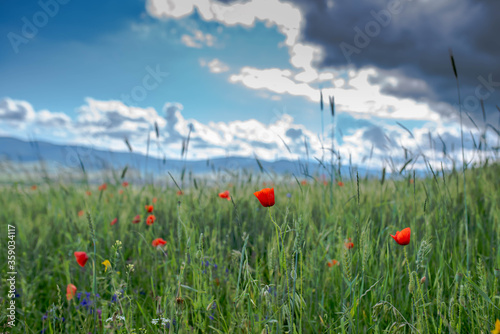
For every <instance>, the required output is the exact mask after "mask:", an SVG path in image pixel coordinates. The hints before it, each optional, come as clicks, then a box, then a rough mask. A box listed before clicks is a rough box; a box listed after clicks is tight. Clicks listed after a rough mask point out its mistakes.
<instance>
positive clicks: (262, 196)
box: [253, 188, 274, 208]
mask: <svg viewBox="0 0 500 334" xmlns="http://www.w3.org/2000/svg"><path fill="white" fill-rule="evenodd" d="M253 194H254V195H255V197H257V199H258V200H259V202H260V204H262V206H263V207H266V208H267V207H270V206H273V205H274V188H264V189H262V190H259V191H256V192H254V193H253Z"/></svg>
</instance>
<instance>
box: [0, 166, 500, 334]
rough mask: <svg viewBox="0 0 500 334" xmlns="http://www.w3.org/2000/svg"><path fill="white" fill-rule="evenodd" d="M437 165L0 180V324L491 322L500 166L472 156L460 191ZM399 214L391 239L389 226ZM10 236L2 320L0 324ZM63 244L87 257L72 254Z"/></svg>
mask: <svg viewBox="0 0 500 334" xmlns="http://www.w3.org/2000/svg"><path fill="white" fill-rule="evenodd" d="M433 172H434V174H432V173H429V176H428V177H426V178H416V179H413V174H412V172H411V171H408V172H403V174H402V175H394V176H390V177H389V175H388V176H387V177H385V179H384V180H383V181H382V180H380V179H366V178H359V180H357V176H356V174H355V173H353V174H352V175H343V177H342V181H343V182H344V185H343V186H339V185H338V184H337V181H338V180H339V179H337V180H335V181H334V182H333V184H332V183H331V182H326V183H325V182H323V181H322V180H321V178H320V177H315V178H313V177H309V178H307V179H304V181H306V182H301V181H303V180H302V179H299V180H296V179H295V178H294V177H284V178H276V179H275V181H274V183H273V184H272V183H271V179H270V177H269V175H267V174H260V176H259V175H257V174H254V175H243V174H233V175H229V177H228V178H226V180H225V182H219V181H216V182H213V179H212V181H211V183H209V182H208V179H207V180H205V179H202V178H200V179H196V180H195V179H194V178H190V177H187V176H186V177H185V178H184V180H182V181H181V180H180V179H177V180H176V181H177V184H178V186H179V187H180V188H182V191H183V194H182V195H179V194H177V192H178V188H177V186H176V185H175V184H174V182H173V181H172V180H169V181H170V182H168V183H167V182H164V183H163V184H161V185H159V184H153V185H141V184H139V182H137V184H135V183H134V182H133V181H130V185H129V186H128V187H123V186H122V180H121V179H119V178H117V179H115V180H113V179H112V178H110V179H105V180H103V181H105V182H107V189H105V190H101V191H99V190H98V185H97V184H91V185H88V184H86V183H82V184H69V183H67V182H66V183H62V182H61V183H59V182H55V181H53V182H40V183H38V184H37V188H36V189H32V187H31V186H32V184H26V183H24V184H21V183H16V184H11V185H3V186H2V191H1V192H0V206H1V211H0V215H1V219H0V222H1V224H0V229H1V234H0V235H1V236H2V237H1V241H0V242H1V243H0V245H1V246H0V249H1V252H0V264H1V271H2V286H1V290H2V291H1V292H2V295H1V296H2V299H1V302H0V304H1V305H0V309H1V311H0V312H1V313H0V326H2V327H0V332H10V333H89V332H92V333H283V332H289V333H292V332H293V333H489V332H490V331H491V330H492V329H493V328H494V323H495V320H496V319H497V318H499V317H500V296H499V292H498V290H499V288H500V286H499V285H500V284H499V282H498V279H499V278H500V270H498V269H496V268H500V250H499V249H498V244H499V240H500V224H499V218H500V206H499V203H500V191H499V190H498V189H499V188H500V178H499V175H500V165H498V164H493V165H491V164H490V165H489V166H481V167H473V166H469V168H468V170H467V171H466V174H465V175H466V196H464V184H463V180H464V178H463V174H462V171H461V170H460V171H445V172H444V173H443V172H442V171H439V172H438V171H433ZM126 179H127V178H126V177H125V180H126ZM195 181H196V182H195ZM297 181H298V182H297ZM263 182H266V185H263ZM303 183H305V184H303ZM271 186H272V187H274V190H275V200H276V204H275V205H274V206H273V207H271V208H264V207H263V206H261V204H260V203H259V201H258V200H257V198H256V197H255V196H254V195H253V193H254V192H255V191H258V190H260V189H262V188H265V187H271ZM225 190H229V192H230V195H231V197H232V200H230V201H228V200H226V199H223V198H219V196H218V193H220V192H222V191H225ZM87 191H90V192H91V194H90V195H88V194H86V192H87ZM153 198H156V202H155V203H153ZM465 203H466V205H465ZM149 204H152V205H153V206H154V210H153V212H152V214H154V216H155V217H156V220H155V222H154V223H153V224H152V225H147V224H146V218H147V216H148V215H149V214H148V213H147V211H146V209H145V205H149ZM81 210H83V212H81V213H80V214H81V215H79V212H80V211H81ZM136 215H140V222H139V223H137V224H134V223H132V221H133V220H134V218H135V216H136ZM114 218H118V222H117V223H116V224H115V225H113V226H111V225H110V223H111V221H112V220H113V219H114ZM273 221H274V222H273ZM8 225H11V226H14V227H15V234H8ZM406 227H410V228H411V242H410V244H409V245H407V246H400V245H398V244H397V243H396V242H395V241H394V240H393V238H391V236H390V235H391V234H395V232H396V231H401V230H402V229H403V228H406ZM11 229H12V228H11ZM9 236H10V237H11V238H10V239H9ZM156 238H163V239H164V240H166V241H167V243H166V245H165V246H163V247H161V246H160V247H159V248H155V247H153V246H152V241H153V240H154V239H156ZM349 239H350V241H349ZM9 240H14V241H15V260H14V261H15V264H14V269H15V271H16V272H17V274H16V275H15V278H16V280H15V288H16V290H15V298H14V299H13V300H14V301H15V307H16V309H17V310H16V320H15V327H13V328H8V327H3V326H6V325H7V321H8V319H7V315H8V314H9V313H8V306H9V303H10V301H11V299H10V298H8V294H9V292H10V290H9V288H10V285H9V282H8V281H6V278H8V277H10V275H8V274H7V273H8V272H10V271H12V270H11V269H12V268H9V265H10V264H8V261H7V256H8V241H9ZM349 242H352V243H353V246H354V247H352V248H350V247H346V243H347V245H349V244H348V243H349ZM75 251H84V252H86V253H87V254H88V255H89V260H88V262H87V263H86V265H85V266H84V267H81V266H80V265H78V263H77V261H76V259H75V256H74V252H75ZM405 256H406V257H407V260H406V261H405ZM105 260H108V261H109V263H110V267H109V268H108V269H107V270H105V269H106V266H105V265H103V264H102V262H104V261H105ZM331 260H336V261H337V262H336V264H335V265H332V264H333V262H332V261H331ZM328 263H330V264H331V266H329V265H328ZM94 265H95V266H94ZM68 284H73V285H75V286H76V287H77V291H76V294H75V296H74V297H73V298H72V299H71V300H68V298H67V296H66V289H67V286H68Z"/></svg>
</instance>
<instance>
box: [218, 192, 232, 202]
mask: <svg viewBox="0 0 500 334" xmlns="http://www.w3.org/2000/svg"><path fill="white" fill-rule="evenodd" d="M219 197H220V198H225V199H227V200H228V201H230V200H231V196H229V190H226V191H224V192H222V193H220V194H219Z"/></svg>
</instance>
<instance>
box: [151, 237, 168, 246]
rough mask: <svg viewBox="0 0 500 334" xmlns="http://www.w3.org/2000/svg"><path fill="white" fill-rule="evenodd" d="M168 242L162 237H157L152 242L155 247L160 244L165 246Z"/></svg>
mask: <svg viewBox="0 0 500 334" xmlns="http://www.w3.org/2000/svg"><path fill="white" fill-rule="evenodd" d="M166 243H167V242H166V241H165V240H163V239H162V238H157V239H155V240H153V242H152V243H151V244H152V245H153V247H158V246H163V245H165V244H166Z"/></svg>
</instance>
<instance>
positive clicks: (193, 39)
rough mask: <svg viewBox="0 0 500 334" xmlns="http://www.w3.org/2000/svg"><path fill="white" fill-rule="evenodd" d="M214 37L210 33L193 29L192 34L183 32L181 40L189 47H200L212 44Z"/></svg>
mask: <svg viewBox="0 0 500 334" xmlns="http://www.w3.org/2000/svg"><path fill="white" fill-rule="evenodd" d="M215 41H216V38H215V36H214V35H212V34H208V33H207V34H204V33H203V32H202V31H201V30H195V31H194V32H193V34H192V35H189V34H184V35H182V36H181V42H182V44H184V45H185V46H187V47H190V48H198V49H199V48H202V47H203V46H213V45H214V43H215Z"/></svg>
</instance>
